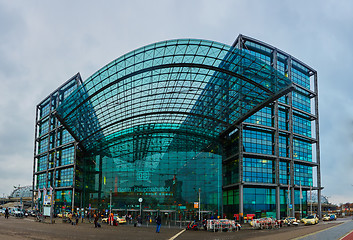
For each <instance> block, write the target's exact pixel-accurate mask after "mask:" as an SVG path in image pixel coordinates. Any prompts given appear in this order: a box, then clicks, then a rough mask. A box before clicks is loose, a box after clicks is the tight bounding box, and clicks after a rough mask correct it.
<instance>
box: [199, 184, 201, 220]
mask: <svg viewBox="0 0 353 240" xmlns="http://www.w3.org/2000/svg"><path fill="white" fill-rule="evenodd" d="M200 220H201V188H199V221H200Z"/></svg>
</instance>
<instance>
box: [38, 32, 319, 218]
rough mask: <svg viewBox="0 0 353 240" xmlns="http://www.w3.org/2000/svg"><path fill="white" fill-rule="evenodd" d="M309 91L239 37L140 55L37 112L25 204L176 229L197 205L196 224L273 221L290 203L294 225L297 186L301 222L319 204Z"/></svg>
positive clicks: (305, 71) (283, 64)
mask: <svg viewBox="0 0 353 240" xmlns="http://www.w3.org/2000/svg"><path fill="white" fill-rule="evenodd" d="M313 76H314V79H312V78H313ZM312 82H313V83H314V85H315V84H316V72H315V71H314V70H312V69H311V68H309V67H308V66H306V65H305V64H303V63H301V62H300V61H298V60H296V59H295V58H293V57H291V56H289V55H288V54H286V53H284V52H282V51H280V50H278V49H276V48H273V47H271V46H268V45H267V44H264V43H261V42H259V41H256V40H253V39H250V38H247V37H245V36H242V35H240V36H239V37H238V39H237V40H236V42H235V43H234V44H233V46H228V45H225V44H221V43H217V42H212V41H206V40H195V39H178V40H170V41H164V42H158V43H155V44H151V45H148V46H145V47H142V48H140V49H137V50H135V51H132V52H130V53H127V54H125V55H123V56H121V57H119V58H117V59H116V60H114V61H112V62H111V63H109V64H107V65H106V66H104V67H103V68H101V69H100V70H98V71H97V72H96V73H94V74H93V75H92V76H91V77H89V78H88V79H87V80H85V81H84V82H82V80H81V77H80V75H79V74H76V75H75V76H74V77H72V78H71V79H69V80H68V81H67V82H66V83H64V84H63V85H62V86H61V87H59V88H58V89H57V90H55V91H54V92H53V93H52V94H50V95H49V96H48V97H47V98H46V99H45V100H43V101H42V102H41V103H40V104H38V105H37V115H36V130H35V132H36V140H35V149H34V151H35V152H34V170H33V171H34V172H33V192H34V193H36V192H38V191H43V190H44V188H45V189H49V188H50V187H52V188H53V192H52V193H53V201H54V202H55V205H54V206H55V209H56V211H59V209H67V208H68V209H70V210H71V209H76V208H85V209H91V210H105V209H110V208H112V210H113V211H116V212H119V213H121V214H137V213H138V212H139V211H140V207H141V209H142V211H143V213H144V214H145V215H146V214H148V215H153V214H155V213H156V212H158V211H160V212H165V214H166V215H165V216H167V217H168V219H170V220H175V221H176V220H177V219H178V220H181V219H191V218H193V217H195V215H197V214H198V209H197V208H195V207H197V206H195V204H194V203H195V202H199V199H200V203H199V205H200V210H201V211H200V212H201V213H202V214H203V215H211V214H214V215H223V214H225V215H227V216H233V214H237V213H240V214H252V213H253V214H259V215H267V216H276V214H277V217H279V216H282V215H286V214H287V213H289V209H290V206H289V205H290V204H289V202H290V203H294V204H293V206H294V207H293V209H291V211H292V212H291V214H292V215H294V214H295V213H296V212H295V211H296V210H297V205H298V204H297V203H299V200H298V199H299V195H300V194H299V188H300V186H301V188H302V195H303V197H304V199H303V200H302V202H303V209H305V211H306V200H307V191H308V189H309V188H310V187H311V188H312V189H315V190H318V191H319V192H320V184H319V181H320V178H319V177H318V178H317V183H318V184H317V186H313V182H314V181H313V180H314V178H313V172H314V169H316V173H317V176H320V171H319V166H320V165H319V161H313V158H314V156H319V154H314V155H313V153H312V152H313V149H314V148H313V145H314V144H315V145H316V148H317V152H318V151H319V145H318V118H317V116H318V114H317V111H316V112H315V113H312V109H316V108H314V107H317V88H315V89H314V90H312V89H311V84H312ZM312 102H314V103H312ZM314 125H315V126H316V128H313V126H314ZM315 134H316V135H315ZM314 135H315V137H314V138H313V137H312V136H314ZM318 153H319V152H318ZM316 159H319V158H318V157H316ZM288 186H289V187H288ZM288 189H290V194H289V195H288ZM35 195H36V196H37V194H35ZM288 196H289V199H291V200H290V201H288V200H287V199H288ZM140 198H141V199H142V204H141V205H140V202H139V201H138V199H140ZM37 203H38V204H39V205H40V204H41V202H40V199H38V201H37ZM287 205H288V206H287ZM286 208H287V210H286Z"/></svg>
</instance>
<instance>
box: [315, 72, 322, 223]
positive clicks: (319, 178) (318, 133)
mask: <svg viewBox="0 0 353 240" xmlns="http://www.w3.org/2000/svg"><path fill="white" fill-rule="evenodd" d="M314 88H315V89H314V91H315V93H316V96H315V115H316V119H315V127H316V129H315V134H316V141H317V142H316V162H317V163H318V166H317V171H316V173H317V187H318V190H317V197H318V215H319V218H320V219H321V217H322V212H321V170H320V129H319V96H318V95H319V90H318V83H317V73H316V72H315V74H314Z"/></svg>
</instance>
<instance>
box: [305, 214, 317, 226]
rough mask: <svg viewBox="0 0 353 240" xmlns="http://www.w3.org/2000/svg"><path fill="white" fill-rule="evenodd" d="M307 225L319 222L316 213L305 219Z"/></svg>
mask: <svg viewBox="0 0 353 240" xmlns="http://www.w3.org/2000/svg"><path fill="white" fill-rule="evenodd" d="M303 223H304V224H305V225H315V224H317V223H319V219H318V218H317V217H316V216H315V215H310V216H308V217H306V218H304V219H303Z"/></svg>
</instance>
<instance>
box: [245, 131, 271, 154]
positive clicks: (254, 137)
mask: <svg viewBox="0 0 353 240" xmlns="http://www.w3.org/2000/svg"><path fill="white" fill-rule="evenodd" d="M243 144H244V151H245V152H254V153H261V154H269V155H273V136H272V134H271V133H266V132H259V131H253V130H249V129H244V132H243Z"/></svg>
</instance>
